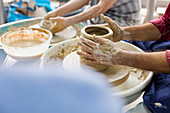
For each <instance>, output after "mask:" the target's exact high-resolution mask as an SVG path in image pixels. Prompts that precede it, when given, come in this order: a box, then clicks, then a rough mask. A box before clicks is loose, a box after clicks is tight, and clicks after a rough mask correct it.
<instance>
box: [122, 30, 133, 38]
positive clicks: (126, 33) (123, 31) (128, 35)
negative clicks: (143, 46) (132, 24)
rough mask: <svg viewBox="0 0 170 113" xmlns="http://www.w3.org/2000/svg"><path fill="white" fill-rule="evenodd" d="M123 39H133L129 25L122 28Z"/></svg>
mask: <svg viewBox="0 0 170 113" xmlns="http://www.w3.org/2000/svg"><path fill="white" fill-rule="evenodd" d="M121 37H122V40H132V38H131V34H130V32H128V27H123V28H122V36H121Z"/></svg>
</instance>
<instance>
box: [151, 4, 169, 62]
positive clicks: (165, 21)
mask: <svg viewBox="0 0 170 113" xmlns="http://www.w3.org/2000/svg"><path fill="white" fill-rule="evenodd" d="M151 23H153V24H154V25H155V26H156V27H157V28H158V30H159V31H160V33H161V34H162V35H161V38H160V41H168V40H170V3H169V4H168V7H167V9H166V11H165V14H164V15H163V16H161V17H160V18H158V19H156V20H153V21H151ZM166 57H167V61H168V63H169V64H170V50H166Z"/></svg>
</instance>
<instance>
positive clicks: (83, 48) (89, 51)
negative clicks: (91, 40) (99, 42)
mask: <svg viewBox="0 0 170 113" xmlns="http://www.w3.org/2000/svg"><path fill="white" fill-rule="evenodd" d="M78 45H79V46H80V47H81V49H82V50H83V51H86V52H88V53H91V52H92V51H93V49H92V48H90V47H89V46H87V45H85V44H84V43H80V42H78Z"/></svg>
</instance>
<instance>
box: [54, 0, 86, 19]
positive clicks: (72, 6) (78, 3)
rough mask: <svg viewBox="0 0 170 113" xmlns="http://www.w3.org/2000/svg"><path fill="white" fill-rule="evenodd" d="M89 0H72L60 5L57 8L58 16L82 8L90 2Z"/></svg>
mask: <svg viewBox="0 0 170 113" xmlns="http://www.w3.org/2000/svg"><path fill="white" fill-rule="evenodd" d="M88 2H89V0H70V1H69V2H67V3H66V4H64V5H62V6H60V7H59V8H57V9H56V10H55V12H56V14H57V16H64V15H66V14H68V13H70V12H72V11H75V10H77V9H80V8H82V7H83V6H84V5H86V4H88Z"/></svg>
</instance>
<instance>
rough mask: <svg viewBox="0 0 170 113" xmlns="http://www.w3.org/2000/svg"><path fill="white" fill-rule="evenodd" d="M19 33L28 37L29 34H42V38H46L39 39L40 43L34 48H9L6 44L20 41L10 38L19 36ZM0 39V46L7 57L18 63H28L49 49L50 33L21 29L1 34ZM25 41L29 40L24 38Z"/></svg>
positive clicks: (38, 29)
mask: <svg viewBox="0 0 170 113" xmlns="http://www.w3.org/2000/svg"><path fill="white" fill-rule="evenodd" d="M29 30H30V31H29ZM28 31H29V32H28ZM21 32H24V35H25V34H26V35H28V36H29V34H30V33H31V32H40V33H41V34H43V36H44V35H45V37H46V38H45V37H42V38H41V39H40V40H41V41H42V43H41V44H39V45H35V46H30V47H29V46H28V47H12V46H9V45H8V44H9V43H10V42H12V41H16V40H20V38H18V37H17V36H15V37H12V36H11V35H15V33H16V34H17V33H18V34H20V33H21ZM0 38H1V39H0V44H1V45H2V47H3V49H4V51H5V52H6V54H7V55H9V56H10V57H12V58H14V59H16V60H19V61H30V60H33V59H35V58H37V57H40V56H41V55H42V54H43V53H44V52H45V51H46V50H47V49H48V48H49V45H50V40H51V39H52V33H51V32H50V31H48V30H46V29H42V28H21V29H16V30H12V31H9V32H7V33H5V34H3V35H2V36H1V37H0ZM30 38H31V39H34V38H33V37H30ZM35 38H36V37H35ZM24 39H25V38H24ZM26 39H29V38H26Z"/></svg>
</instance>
